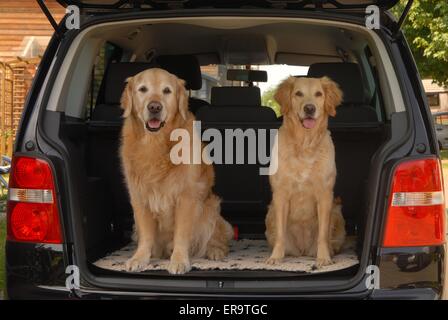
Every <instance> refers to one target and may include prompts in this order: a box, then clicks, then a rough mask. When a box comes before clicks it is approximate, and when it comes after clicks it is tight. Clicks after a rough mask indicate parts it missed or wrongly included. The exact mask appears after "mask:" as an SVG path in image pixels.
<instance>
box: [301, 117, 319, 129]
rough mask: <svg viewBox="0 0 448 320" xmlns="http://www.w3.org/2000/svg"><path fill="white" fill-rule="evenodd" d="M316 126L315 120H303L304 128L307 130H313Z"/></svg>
mask: <svg viewBox="0 0 448 320" xmlns="http://www.w3.org/2000/svg"><path fill="white" fill-rule="evenodd" d="M315 125H316V120H314V119H305V120H303V126H304V127H305V128H307V129H313V128H314V126H315Z"/></svg>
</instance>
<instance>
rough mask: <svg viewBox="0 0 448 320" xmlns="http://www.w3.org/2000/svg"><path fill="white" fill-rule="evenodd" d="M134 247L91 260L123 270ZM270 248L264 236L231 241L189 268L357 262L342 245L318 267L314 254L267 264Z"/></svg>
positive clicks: (309, 268)
mask: <svg viewBox="0 0 448 320" xmlns="http://www.w3.org/2000/svg"><path fill="white" fill-rule="evenodd" d="M135 247H136V244H135V243H131V244H129V245H127V246H125V247H123V248H121V249H119V250H117V251H115V252H112V253H111V254H109V255H107V256H105V257H104V258H101V259H99V260H98V261H96V262H95V263H94V264H95V265H96V266H97V267H99V268H103V269H108V270H114V271H124V263H125V262H126V260H127V259H129V258H130V257H131V256H132V254H133V253H134V251H135ZM270 252H271V250H270V248H269V246H268V244H267V242H266V240H248V239H242V240H238V241H232V242H231V244H230V252H229V255H228V256H227V257H226V258H224V259H223V260H222V261H212V260H207V259H198V258H193V259H192V268H193V270H273V271H294V272H306V273H321V272H330V271H338V270H342V269H347V268H350V267H352V266H354V265H357V264H358V263H359V261H358V257H357V255H356V253H355V251H354V250H353V246H346V248H345V249H344V250H343V251H342V252H341V253H339V254H338V255H335V256H334V257H333V262H334V263H333V264H332V265H329V266H325V267H322V268H319V269H316V268H315V265H314V262H315V258H312V257H298V258H296V257H286V258H285V259H284V261H283V262H282V263H281V264H279V265H269V264H267V263H265V261H266V259H267V258H268V257H269V254H270ZM168 263H169V260H168V259H152V260H151V263H150V264H149V265H148V266H147V267H146V268H145V270H143V271H151V270H166V269H167V267H168Z"/></svg>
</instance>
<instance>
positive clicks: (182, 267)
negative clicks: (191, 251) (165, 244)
mask: <svg viewBox="0 0 448 320" xmlns="http://www.w3.org/2000/svg"><path fill="white" fill-rule="evenodd" d="M190 270H191V264H190V262H189V261H173V260H172V259H171V261H170V264H169V265H168V272H169V273H170V274H184V273H187V272H188V271H190Z"/></svg>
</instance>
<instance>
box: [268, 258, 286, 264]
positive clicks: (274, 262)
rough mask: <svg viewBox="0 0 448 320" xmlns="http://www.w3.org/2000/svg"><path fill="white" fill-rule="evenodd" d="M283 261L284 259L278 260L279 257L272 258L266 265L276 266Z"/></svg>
mask: <svg viewBox="0 0 448 320" xmlns="http://www.w3.org/2000/svg"><path fill="white" fill-rule="evenodd" d="M282 260H283V258H277V257H274V256H271V257H269V258H268V259H267V260H266V263H267V264H270V265H276V264H280V263H281V262H282Z"/></svg>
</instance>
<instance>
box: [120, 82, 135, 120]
mask: <svg viewBox="0 0 448 320" xmlns="http://www.w3.org/2000/svg"><path fill="white" fill-rule="evenodd" d="M125 83H126V85H125V87H124V90H123V94H122V95H121V99H120V106H121V108H122V109H123V110H124V112H123V118H127V117H129V115H130V114H131V112H132V85H133V84H132V77H129V78H127V79H126V81H125Z"/></svg>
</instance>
